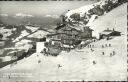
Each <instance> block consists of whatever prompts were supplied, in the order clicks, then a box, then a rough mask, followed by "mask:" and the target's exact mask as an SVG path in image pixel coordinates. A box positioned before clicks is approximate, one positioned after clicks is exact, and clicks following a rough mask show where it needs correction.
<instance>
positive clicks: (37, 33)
mask: <svg viewBox="0 0 128 82" xmlns="http://www.w3.org/2000/svg"><path fill="white" fill-rule="evenodd" d="M47 34H48V32H46V31H44V30H38V31H37V32H35V33H33V34H31V35H29V36H28V37H29V38H35V37H36V38H42V37H44V36H45V35H47Z"/></svg>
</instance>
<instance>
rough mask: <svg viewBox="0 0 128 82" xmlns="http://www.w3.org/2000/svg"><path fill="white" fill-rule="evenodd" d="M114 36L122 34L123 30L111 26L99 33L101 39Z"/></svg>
mask: <svg viewBox="0 0 128 82" xmlns="http://www.w3.org/2000/svg"><path fill="white" fill-rule="evenodd" d="M112 36H121V32H119V31H115V30H114V29H113V30H109V28H107V30H104V31H102V32H101V33H99V39H105V38H109V37H112Z"/></svg>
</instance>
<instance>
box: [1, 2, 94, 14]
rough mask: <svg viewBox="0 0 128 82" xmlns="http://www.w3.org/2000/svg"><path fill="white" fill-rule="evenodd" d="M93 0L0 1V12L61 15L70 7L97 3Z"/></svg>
mask: <svg viewBox="0 0 128 82" xmlns="http://www.w3.org/2000/svg"><path fill="white" fill-rule="evenodd" d="M95 2H96V0H93V1H33V2H32V1H18V2H16V1H11V2H7V1H5V2H0V13H6V14H9V15H14V14H16V13H25V14H31V15H42V16H44V15H48V14H50V15H60V14H62V13H63V12H65V11H67V10H68V9H69V10H70V9H76V8H79V7H81V6H84V5H87V4H91V3H95Z"/></svg>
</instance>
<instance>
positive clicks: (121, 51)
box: [0, 3, 127, 82]
mask: <svg viewBox="0 0 128 82" xmlns="http://www.w3.org/2000/svg"><path fill="white" fill-rule="evenodd" d="M126 11H127V4H126V3H125V4H123V5H121V6H119V7H117V8H115V9H113V10H112V11H110V12H109V13H106V14H105V15H103V16H100V17H99V18H98V19H95V20H94V21H92V23H91V24H90V27H91V28H93V29H94V30H95V33H96V34H97V33H98V32H101V31H102V30H103V29H107V28H108V27H109V28H115V30H117V31H120V32H121V33H122V34H123V35H121V36H118V37H115V38H113V39H111V40H105V39H103V40H99V41H96V42H93V43H91V44H89V45H94V47H93V48H92V50H91V49H90V48H88V47H85V48H83V49H80V50H79V49H75V50H72V51H71V52H64V51H63V52H61V53H60V55H58V56H57V57H52V56H48V57H47V56H44V55H43V54H42V53H34V54H32V55H31V56H30V57H27V58H24V59H22V60H20V61H17V63H15V64H11V65H7V66H5V67H3V68H1V69H0V74H2V75H3V76H5V77H3V78H0V80H5V81H12V82H13V81H15V80H21V81H30V80H32V81H36V80H41V81H58V80H59V81H63V80H66V81H68V80H72V81H76V80H77V81H83V80H85V81H126V80H127V34H126V32H127V31H126V29H127V14H126V13H127V12H126ZM115 20H116V23H115ZM109 44H111V46H110V47H108V45H109ZM102 45H103V46H104V48H102ZM113 51H114V54H115V55H112V53H113ZM103 52H104V54H103ZM9 74H12V75H13V74H15V75H17V76H16V77H13V76H10V75H9ZM23 74H24V75H23Z"/></svg>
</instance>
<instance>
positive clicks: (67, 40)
mask: <svg viewBox="0 0 128 82" xmlns="http://www.w3.org/2000/svg"><path fill="white" fill-rule="evenodd" d="M55 30H56V31H55V33H54V34H49V35H47V37H48V38H51V39H52V41H60V42H61V43H62V44H66V45H74V44H77V43H80V41H81V40H82V39H87V38H91V37H92V31H93V30H92V29H90V28H89V27H84V28H83V27H77V26H70V25H65V24H63V25H61V26H59V27H57V28H56V29H55Z"/></svg>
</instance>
